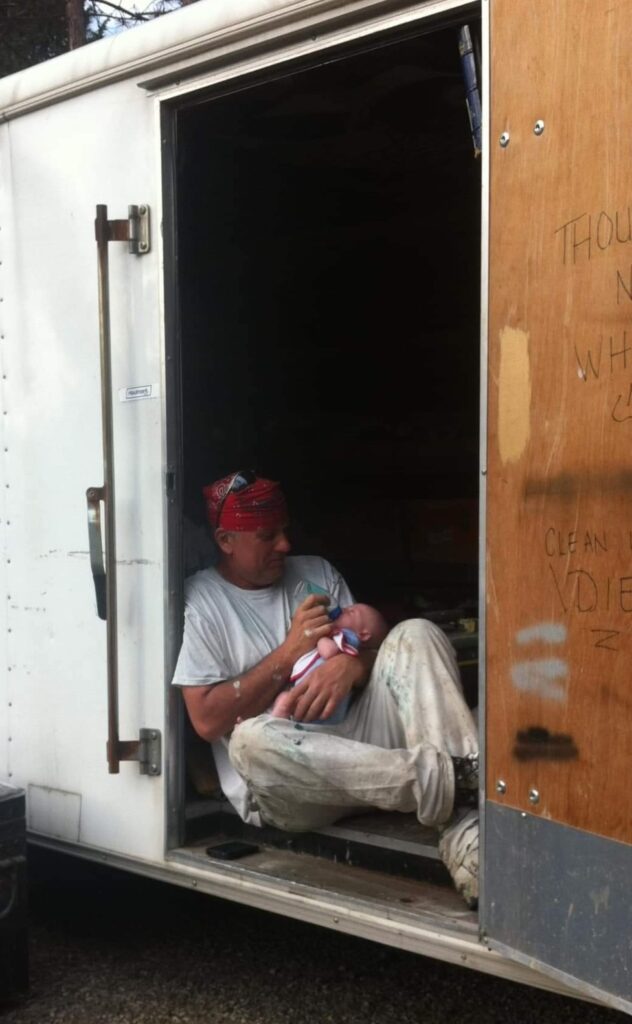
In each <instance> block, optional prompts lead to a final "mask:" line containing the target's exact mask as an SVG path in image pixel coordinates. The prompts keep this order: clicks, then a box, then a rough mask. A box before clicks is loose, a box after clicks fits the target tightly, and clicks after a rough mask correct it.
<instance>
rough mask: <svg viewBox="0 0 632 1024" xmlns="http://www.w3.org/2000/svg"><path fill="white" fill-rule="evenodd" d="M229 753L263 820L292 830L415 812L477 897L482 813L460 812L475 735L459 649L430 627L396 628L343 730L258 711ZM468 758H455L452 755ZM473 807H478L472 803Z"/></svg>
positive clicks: (471, 777) (465, 888) (419, 622)
mask: <svg viewBox="0 0 632 1024" xmlns="http://www.w3.org/2000/svg"><path fill="white" fill-rule="evenodd" d="M229 754H230V758H231V761H232V763H233V765H234V767H235V768H236V770H237V771H238V772H239V774H240V775H241V776H242V777H243V778H244V779H246V781H247V783H248V785H249V789H250V791H251V795H252V797H253V799H254V801H255V802H256V804H257V806H258V808H259V811H260V813H261V816H262V818H263V820H264V821H266V822H268V823H269V824H272V825H276V826H277V827H278V828H282V829H286V830H288V831H292V832H298V831H308V830H312V829H317V828H319V827H324V826H326V825H330V824H332V823H333V822H334V821H337V820H338V819H339V818H342V817H344V816H345V815H350V814H353V813H358V812H360V811H363V810H369V809H370V808H378V809H380V810H385V811H415V812H416V814H417V817H418V819H419V821H420V822H421V823H422V825H427V826H432V827H435V828H438V829H439V830H440V833H441V836H440V840H439V854H440V856H441V858H442V860H443V861H444V863H445V864H446V866H447V868H448V870H449V871H450V874H451V875H452V878H453V880H454V884H455V886H456V888H457V890H458V891H459V892H460V893H461V895H462V896H463V897H464V899H465V900H466V902H467V903H468V904H469V905H470V906H474V905H475V904H476V900H477V898H478V814H477V811H476V810H475V809H471V808H470V809H467V808H461V807H455V802H456V803H457V804H458V802H459V799H458V798H459V797H460V795H461V794H460V793H458V792H457V793H456V795H457V800H456V801H455V792H456V790H457V789H458V788H459V786H460V784H459V783H457V785H456V786H455V775H456V776H461V777H466V778H465V779H464V789H465V790H467V787H468V786H471V785H474V786H475V785H476V782H477V779H476V773H475V772H472V771H468V770H467V769H468V765H469V766H471V765H472V763H473V760H474V758H475V757H476V756H477V754H478V735H477V731H476V726H475V724H474V720H473V718H472V714H471V712H470V710H469V708H468V707H467V705H466V703H465V700H464V698H463V692H462V689H461V683H460V679H459V671H458V667H457V664H456V657H455V654H454V650H453V648H452V646H451V645H450V643H449V641H448V639H447V637H446V636H445V634H444V633H442V631H441V630H440V629H438V628H437V627H436V626H434V625H433V624H432V623H430V622H427V621H425V620H423V619H411V620H409V621H407V622H403V623H400V625H399V626H396V627H395V629H393V630H391V632H390V633H389V635H388V636H387V638H386V640H385V641H384V643H383V644H382V646H381V648H380V652H379V654H378V657H377V659H376V662H375V666H374V668H373V671H372V673H371V679H370V681H369V684H368V685H367V686H366V687H365V689H364V690H363V691H362V693H361V694H359V696H358V697H357V699H356V700H355V701H354V702H353V703H352V705H351V706H350V708H349V711H348V713H347V716H346V718H345V719H344V721H343V722H341V723H340V724H339V725H336V726H331V727H328V726H327V725H320V726H311V725H302V724H301V723H300V722H292V721H288V720H286V719H282V718H273V717H272V716H270V715H267V714H265V715H259V716H258V717H256V718H251V719H248V720H246V721H245V722H243V723H241V724H240V725H238V726H237V727H236V728H235V730H234V731H233V735H232V738H231V741H230V747H229ZM468 756H469V758H470V760H469V761H467V760H466V761H465V769H466V770H465V771H463V770H462V769H463V763H461V762H457V771H456V773H455V762H454V761H453V758H457V759H463V758H468ZM469 802H470V803H471V802H472V801H471V800H470V801H469Z"/></svg>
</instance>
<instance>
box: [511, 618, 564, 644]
mask: <svg viewBox="0 0 632 1024" xmlns="http://www.w3.org/2000/svg"><path fill="white" fill-rule="evenodd" d="M566 635H567V631H566V626H565V625H564V624H563V623H561V622H538V623H537V624H536V625H534V626H527V627H526V628H525V629H519V630H518V632H517V633H516V640H517V641H518V643H519V644H534V643H537V641H538V640H541V641H542V642H543V643H545V644H563V643H564V641H565V640H566Z"/></svg>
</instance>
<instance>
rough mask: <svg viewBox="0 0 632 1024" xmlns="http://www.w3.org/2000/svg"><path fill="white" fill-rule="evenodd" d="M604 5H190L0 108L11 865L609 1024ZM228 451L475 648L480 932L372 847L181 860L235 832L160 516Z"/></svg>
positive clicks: (359, 844)
mask: <svg viewBox="0 0 632 1024" xmlns="http://www.w3.org/2000/svg"><path fill="white" fill-rule="evenodd" d="M627 8H628V5H627V4H626V3H625V0H607V2H606V0H590V2H588V0H539V2H538V4H537V5H536V4H533V3H530V2H529V0H480V2H479V0H235V2H233V3H228V2H217V0H199V2H198V3H196V4H194V5H191V6H188V7H187V8H184V9H182V10H181V11H178V12H176V13H173V14H170V15H167V16H165V17H163V18H160V19H158V20H156V21H154V22H152V23H150V24H148V25H145V26H143V27H142V28H138V29H135V30H134V31H131V32H129V33H126V34H124V35H121V36H118V37H115V38H111V39H106V40H102V41H100V42H98V43H93V44H91V45H90V46H87V47H85V48H83V49H80V50H76V51H74V52H72V53H69V54H67V55H64V56H63V57H60V58H57V59H55V60H52V61H49V62H47V63H45V64H41V65H39V66H37V67H34V68H32V69H29V70H27V71H25V72H22V73H19V74H16V75H13V76H11V77H9V78H6V79H4V80H3V81H0V366H1V381H0V396H1V403H0V404H1V411H2V415H1V416H0V431H1V438H0V445H1V452H0V467H1V469H0V474H1V482H0V529H1V533H0V536H1V561H0V573H1V581H2V586H1V588H0V593H1V594H2V601H1V602H0V608H1V610H2V615H1V616H0V637H1V638H2V663H3V666H4V667H3V684H2V685H3V691H2V700H1V701H0V776H1V777H2V778H3V779H4V780H5V781H7V782H9V783H11V784H12V785H16V786H19V787H24V789H25V790H26V792H27V814H28V829H29V835H30V838H31V840H32V841H34V842H37V843H40V844H42V845H45V846H49V847H51V848H54V849H57V850H62V851H67V852H69V853H73V854H78V855H81V856H85V857H89V858H92V859H95V860H98V861H104V862H107V863H109V864H112V865H115V866H118V867H121V868H125V869H128V870H131V871H136V872H139V873H141V874H145V875H147V876H149V877H154V878H159V879H162V880H168V881H171V882H174V883H176V884H179V885H185V886H192V887H194V888H197V889H199V890H200V891H201V892H206V893H210V894H214V895H219V896H222V897H225V898H227V899H232V900H235V901H239V902H243V903H247V904H250V905H252V906H257V907H262V908H266V909H269V910H272V911H275V912H277V913H282V914H286V915H288V916H292V917H297V918H301V919H304V920H307V921H311V922H314V923H316V924H320V925H325V926H327V927H330V928H333V929H338V930H341V931H345V932H349V933H352V934H356V935H360V936H364V937H367V938H371V939H374V940H376V941H380V942H384V943H387V944H390V945H393V946H398V947H400V948H403V949H408V950H414V951H418V952H420V953H423V954H428V955H431V956H435V957H438V958H441V959H445V960H449V961H452V962H455V963H460V964H464V965H466V966H469V967H473V968H476V969H479V970H483V971H487V972H490V973H493V974H497V975H500V976H504V977H507V978H512V979H516V980H520V981H524V982H527V983H530V984H534V985H540V986H543V987H550V988H551V989H553V990H555V991H563V992H573V993H576V994H579V995H581V996H582V997H584V998H588V999H593V1000H596V1001H599V1002H603V1003H605V1004H606V1005H609V1006H614V1007H618V1008H620V1009H623V1010H626V1011H627V1012H630V1010H631V1009H632V985H631V983H630V963H631V950H630V937H629V934H630V931H629V920H630V905H631V896H632V883H631V882H630V879H631V878H632V871H630V864H631V858H630V842H632V814H631V813H630V811H631V809H632V808H631V806H630V804H631V802H632V795H631V792H632V790H631V787H630V786H629V784H628V773H629V750H630V748H631V740H632V737H631V736H630V732H631V729H632V726H631V724H630V715H629V708H630V696H629V686H628V670H627V666H628V664H629V653H628V650H629V645H630V640H629V637H630V627H629V615H630V613H631V612H632V596H631V595H632V586H631V581H632V570H630V569H629V562H630V557H631V554H630V553H631V551H632V539H631V538H632V533H630V521H629V515H627V508H626V502H627V499H628V494H629V488H630V480H631V479H632V478H631V475H630V470H629V457H628V452H629V439H628V438H627V434H628V433H629V431H630V429H632V427H631V426H630V423H631V421H632V412H631V411H630V407H631V404H632V403H631V398H630V395H631V387H632V385H631V384H630V373H629V370H628V367H627V361H628V358H629V355H630V352H632V349H631V347H630V344H629V341H628V338H627V317H628V315H629V312H628V311H629V303H630V301H631V300H632V281H631V277H630V257H629V254H628V251H627V250H626V246H627V245H629V243H630V242H631V241H632V215H631V212H630V211H631V202H630V192H629V183H628V182H627V180H626V174H627V172H628V168H629V165H630V145H631V144H630V137H629V132H626V131H625V130H624V126H625V125H627V124H629V123H630V117H631V116H632V87H631V86H632V82H631V80H630V79H631V77H632V59H631V58H632V24H631V23H630V20H629V17H627V16H626V15H627ZM464 25H468V26H469V27H470V30H471V33H472V35H473V36H474V38H475V40H477V39H478V40H480V43H481V58H480V67H481V69H482V72H481V78H480V85H481V89H482V96H483V113H484V119H483V143H482V156H481V159H480V160H477V159H475V157H474V153H473V152H472V146H471V138H470V134H469V127H468V124H467V118H466V113H465V103H464V98H465V88H464V85H463V81H462V80H461V77H460V66H459V56H458V39H459V29H460V28H461V27H462V26H464ZM95 223H96V244H95V228H94V225H95ZM479 364H480V374H479ZM479 436H480V446H479ZM246 458H247V459H249V460H258V461H259V464H260V465H261V466H262V467H263V468H266V469H271V471H272V472H274V473H278V475H279V476H280V477H281V478H282V479H283V481H284V484H285V485H286V488H287V490H288V491H289V493H290V498H291V499H292V507H293V508H294V510H295V518H296V519H297V521H298V522H299V524H300V525H301V527H302V530H303V543H304V545H311V550H313V551H315V552H317V553H321V554H327V555H331V556H332V558H333V560H334V561H336V562H339V563H340V562H341V563H342V564H341V566H340V567H341V568H343V569H344V570H345V572H346V574H348V576H349V578H350V582H351V584H352V586H355V589H356V590H359V591H361V592H362V593H364V594H365V595H367V596H369V597H371V598H372V599H373V600H374V603H375V602H376V601H379V600H380V599H381V600H382V603H383V604H385V605H389V602H390V603H391V605H392V606H393V615H394V617H396V616H397V615H398V614H399V612H401V611H402V610H406V609H408V608H409V607H413V608H414V609H416V610H417V613H419V614H421V613H425V612H426V611H428V610H430V612H431V613H432V612H433V611H436V610H437V608H438V609H439V610H441V607H442V606H443V607H444V608H454V606H455V604H456V605H457V606H458V608H459V609H460V610H459V611H457V613H456V617H457V618H460V619H461V620H468V621H467V622H465V623H463V622H462V625H463V626H464V629H465V631H467V629H469V628H470V626H471V623H470V621H469V620H470V619H477V618H478V622H479V632H478V636H479V640H480V642H479V656H478V667H479V673H478V675H479V680H478V683H479V687H480V702H479V703H480V707H481V709H482V711H481V750H482V752H483V755H484V762H485V766H486V771H485V778H486V785H485V786H484V788H483V791H482V793H481V808H482V820H483V846H482V855H481V856H482V864H481V870H482V895H481V901H480V909H479V912H478V914H476V913H473V912H470V911H468V910H466V909H465V907H464V905H462V904H461V902H460V901H459V898H458V897H457V896H456V894H455V893H454V892H453V891H452V889H451V887H450V886H449V884H446V879H445V877H443V878H442V877H437V870H438V867H437V861H436V855H435V851H434V846H433V841H432V837H428V836H426V835H425V834H424V833H423V832H422V831H421V830H420V829H419V828H418V826H416V824H415V823H414V822H410V821H407V820H406V821H404V819H403V818H402V821H401V822H399V824H397V825H396V826H394V825H393V822H392V821H391V820H390V819H389V820H386V819H383V818H376V817H375V816H373V817H371V818H370V819H366V820H364V821H363V820H361V819H359V820H358V821H351V822H342V823H340V825H339V826H336V827H335V828H333V829H330V830H327V831H326V832H325V833H321V834H318V835H314V836H311V837H307V839H306V840H304V841H301V840H300V838H299V837H296V836H292V837H289V838H288V837H287V836H283V835H282V834H281V833H276V834H275V833H273V832H272V831H266V832H263V833H261V834H260V836H259V846H260V849H259V852H258V853H256V854H254V855H252V856H251V857H248V858H244V859H242V860H238V861H234V862H225V863H221V862H218V861H217V860H214V859H213V858H211V857H209V856H208V855H207V853H206V848H207V846H209V845H213V844H214V843H216V842H217V841H218V840H219V839H220V838H221V837H222V836H225V835H237V834H240V831H239V824H238V822H236V820H235V818H234V816H232V815H231V814H230V813H229V811H228V809H227V805H226V802H225V801H224V800H222V797H221V794H217V793H210V794H209V793H205V792H204V791H203V788H202V787H200V786H199V784H198V786H197V788H196V786H195V785H194V783H193V782H192V781H191V777H188V778H187V768H186V762H187V751H189V759H190V758H191V751H192V749H193V740H192V738H191V735H190V733H189V732H188V730H187V728H186V723H185V720H184V714H183V709H182V706H181V703H180V695H179V693H178V692H175V690H174V689H173V688H171V686H170V679H171V675H172V671H173V667H174V664H175V659H176V656H177V652H178V648H179V643H180V638H181V629H182V606H183V602H182V587H183V579H184V574H185V571H186V568H187V563H188V561H189V559H188V557H187V556H186V553H185V545H183V533H184V532H185V529H184V526H183V524H184V522H185V520H189V521H192V522H193V523H195V520H196V515H197V510H196V504H195V501H196V499H195V495H196V494H197V493H198V491H199V486H200V485H201V484H202V483H205V482H207V481H208V479H212V478H213V477H216V476H219V475H220V473H221V472H226V471H228V470H230V469H231V468H234V467H235V466H237V465H239V464H240V463H242V460H243V459H246ZM115 485H116V490H115ZM325 485H327V487H329V488H330V489H331V490H332V491H333V493H334V495H335V498H336V500H335V502H334V504H335V506H336V512H335V515H334V514H333V513H332V511H331V507H332V503H331V502H323V500H322V490H323V488H324V486H325ZM310 488H311V489H310ZM306 496H307V497H306ZM86 499H87V500H86ZM477 507H479V508H480V518H479V525H478V526H477V516H476V508H477ZM101 531H103V537H102V535H101ZM89 534H90V543H89V542H88V535H89ZM104 557H105V561H104ZM354 572H355V578H354ZM363 574H364V575H363ZM358 578H359V579H360V582H359V583H358V582H357V579H358ZM95 585H96V591H95ZM95 595H96V597H95ZM479 595H480V605H479V607H478V611H477V610H476V609H474V611H472V604H473V602H476V600H477V597H478V596H479ZM404 605H406V609H404ZM102 616H105V618H106V620H107V621H106V622H104V621H103V618H102ZM449 617H450V616H447V618H449ZM453 617H454V616H453ZM439 618H440V616H439ZM457 640H458V641H459V642H461V643H465V644H467V642H468V641H467V633H466V632H464V633H463V635H460V634H459V635H458V636H457ZM464 660H466V661H467V660H468V659H467V658H465V659H464ZM471 660H472V659H471ZM472 703H474V701H472ZM189 776H191V773H190V772H189ZM404 826H405V827H404ZM241 834H242V835H244V834H246V833H245V831H244V830H243V829H242V830H241ZM341 851H342V862H341ZM345 861H346V862H345ZM433 865H434V866H433Z"/></svg>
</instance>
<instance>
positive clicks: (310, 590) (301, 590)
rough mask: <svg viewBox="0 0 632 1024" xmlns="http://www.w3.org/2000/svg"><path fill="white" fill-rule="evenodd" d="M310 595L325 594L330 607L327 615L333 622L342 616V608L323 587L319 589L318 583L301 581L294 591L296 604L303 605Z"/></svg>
mask: <svg viewBox="0 0 632 1024" xmlns="http://www.w3.org/2000/svg"><path fill="white" fill-rule="evenodd" d="M310 594H321V595H322V594H324V595H325V597H326V598H328V605H329V606H328V608H327V614H328V616H329V618H330V619H331V621H332V622H335V620H336V619H337V618H338V616H339V615H342V608H341V607H340V606H339V605H338V603H337V602H336V601H334V599H333V597H332V596H331V594H329V592H328V591H327V590H325V589H324V588H323V587H319V585H318V583H312V581H311V580H301V581H300V582H299V583H298V585H297V587H296V589H295V591H294V600H295V601H296V604H297V605H299V604H301V602H302V601H304V600H305V598H306V597H309V595H310Z"/></svg>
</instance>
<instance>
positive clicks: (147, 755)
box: [107, 729, 162, 775]
mask: <svg viewBox="0 0 632 1024" xmlns="http://www.w3.org/2000/svg"><path fill="white" fill-rule="evenodd" d="M109 746H110V745H109V744H108V751H107V753H108V760H110V755H111V753H114V755H115V757H116V758H117V760H119V761H138V770H139V772H140V774H141V775H160V774H161V772H162V736H161V734H160V730H159V729H141V730H140V731H139V739H137V740H119V741H118V744H117V748H116V751H115V752H112V751H110V749H109Z"/></svg>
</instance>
